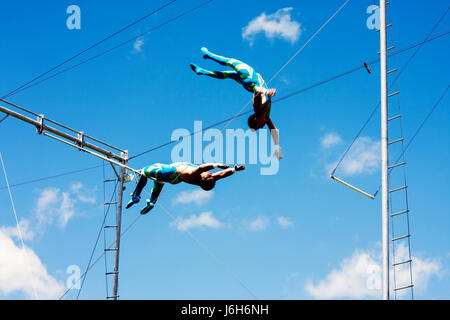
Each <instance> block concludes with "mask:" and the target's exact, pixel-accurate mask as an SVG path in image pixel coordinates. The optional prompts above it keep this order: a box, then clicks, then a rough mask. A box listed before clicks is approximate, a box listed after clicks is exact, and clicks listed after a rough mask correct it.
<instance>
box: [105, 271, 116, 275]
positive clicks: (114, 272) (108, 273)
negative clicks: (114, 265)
mask: <svg viewBox="0 0 450 320" xmlns="http://www.w3.org/2000/svg"><path fill="white" fill-rule="evenodd" d="M118 273H119V272H118V271H112V272H107V273H105V274H106V275H110V274H118Z"/></svg>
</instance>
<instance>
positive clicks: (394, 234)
mask: <svg viewBox="0 0 450 320" xmlns="http://www.w3.org/2000/svg"><path fill="white" fill-rule="evenodd" d="M387 11H388V12H389V9H388V10H387ZM388 16H389V21H388V25H387V26H388V27H390V28H389V29H390V32H389V33H390V41H391V43H393V42H394V41H393V35H392V23H391V21H390V14H389V13H388ZM394 48H395V47H394V45H392V46H389V47H388V50H394ZM391 60H392V62H393V63H392V64H393V68H392V69H391V70H390V71H388V72H387V74H388V77H389V75H392V74H395V72H396V71H397V67H396V61H395V51H394V54H393V55H392V58H391ZM396 80H397V79H395V80H394V83H392V84H395V87H396V88H395V91H393V92H392V93H389V94H388V99H389V100H391V99H393V98H396V101H397V110H396V112H395V114H392V115H389V118H388V132H389V135H388V138H389V136H390V135H391V132H392V131H394V130H395V129H396V130H397V132H396V133H395V136H394V134H392V135H393V136H394V137H393V140H389V141H388V148H389V165H388V170H389V211H390V218H391V242H392V259H391V261H392V271H393V272H392V273H393V282H394V283H393V291H394V297H395V299H397V298H399V297H400V296H401V292H402V291H404V290H409V291H410V294H411V299H414V290H413V287H414V284H413V277H412V256H411V232H410V216H409V214H410V209H409V203H408V185H407V181H406V160H405V154H404V152H405V145H404V143H405V141H404V136H403V126H402V114H401V109H400V91H399V89H398V82H397V81H396ZM395 126H396V127H395ZM393 154H399V155H398V158H396V159H395V161H394V162H393V163H391V162H390V161H391V160H390V159H391V157H390V155H393ZM399 169H402V172H401V174H400V175H399V176H398V175H394V174H398V171H399ZM394 171H395V172H394ZM391 183H393V185H394V186H392V185H391Z"/></svg>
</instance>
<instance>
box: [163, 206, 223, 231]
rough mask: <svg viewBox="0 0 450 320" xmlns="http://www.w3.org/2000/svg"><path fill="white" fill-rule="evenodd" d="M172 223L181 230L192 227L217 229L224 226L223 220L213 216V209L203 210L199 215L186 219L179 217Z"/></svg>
mask: <svg viewBox="0 0 450 320" xmlns="http://www.w3.org/2000/svg"><path fill="white" fill-rule="evenodd" d="M170 225H171V226H173V227H175V228H176V229H177V230H180V231H187V230H189V229H192V228H200V229H206V228H212V229H217V228H220V227H223V226H224V224H223V223H222V222H220V221H219V220H218V219H216V218H214V217H213V213H212V212H211V211H207V212H203V213H201V214H199V215H191V216H190V217H189V218H186V219H183V218H181V217H178V218H176V219H175V220H174V221H173V222H172V223H171V224H170Z"/></svg>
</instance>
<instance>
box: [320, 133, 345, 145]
mask: <svg viewBox="0 0 450 320" xmlns="http://www.w3.org/2000/svg"><path fill="white" fill-rule="evenodd" d="M341 143H342V138H341V136H340V135H338V134H337V133H333V132H330V133H327V134H326V135H325V136H323V137H322V138H321V139H320V145H321V146H322V148H324V149H328V148H330V147H333V146H336V145H339V144H341Z"/></svg>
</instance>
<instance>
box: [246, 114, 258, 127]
mask: <svg viewBox="0 0 450 320" xmlns="http://www.w3.org/2000/svg"><path fill="white" fill-rule="evenodd" d="M247 123H248V126H249V127H250V129H252V130H257V129H258V127H257V125H256V114H252V115H251V116H250V117H248V120H247Z"/></svg>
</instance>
